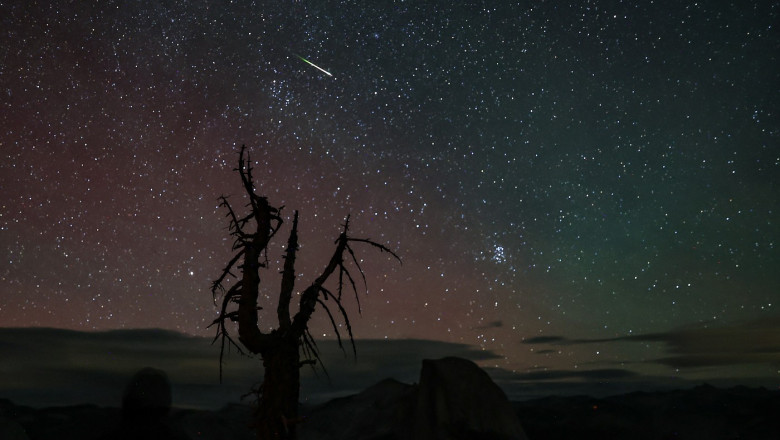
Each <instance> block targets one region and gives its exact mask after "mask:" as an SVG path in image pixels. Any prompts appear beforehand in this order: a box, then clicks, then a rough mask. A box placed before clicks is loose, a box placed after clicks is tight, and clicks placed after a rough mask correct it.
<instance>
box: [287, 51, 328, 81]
mask: <svg viewBox="0 0 780 440" xmlns="http://www.w3.org/2000/svg"><path fill="white" fill-rule="evenodd" d="M293 55H295V56H296V57H298V58H300V60H301V61H303V62H304V63H306V64H308V65H310V66H312V67H314V68H316V69H317V70H319V71H320V72H322V73H324V74H326V75H328V76H333V74H332V73H330V72H328V71H327V70H325V69H323V68H322V67H320V66H318V65H316V64H314V63H312V62H311V61H309V60H307V59H306V58H304V57H302V56H300V55H298V54H297V53H295V54H293Z"/></svg>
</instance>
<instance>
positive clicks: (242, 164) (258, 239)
mask: <svg viewBox="0 0 780 440" xmlns="http://www.w3.org/2000/svg"><path fill="white" fill-rule="evenodd" d="M245 150H246V147H245V146H242V147H241V152H240V154H239V159H238V168H237V169H236V170H235V171H237V172H238V174H239V175H240V176H241V183H242V185H243V189H244V192H245V193H246V195H247V197H248V199H249V203H248V205H247V207H248V208H249V211H250V212H249V213H248V214H245V215H243V216H240V215H239V214H237V213H236V211H235V210H234V209H233V207H232V206H231V205H230V203H229V202H228V199H227V197H225V196H221V197H220V200H221V206H223V207H225V208H226V209H227V211H228V212H227V217H228V218H229V232H230V235H231V236H232V237H233V238H234V242H233V250H234V251H236V253H235V255H234V256H233V258H232V259H231V260H230V261H229V262H228V264H227V266H225V268H224V269H223V270H222V273H221V275H220V276H219V278H217V279H216V280H215V281H214V283H213V285H212V287H211V291H212V294H213V296H214V300H215V301H216V300H217V298H218V296H219V295H220V294H221V296H222V297H221V301H222V302H221V307H220V313H219V317H218V318H217V319H215V320H214V322H213V323H212V325H215V326H217V335H216V337H215V338H214V341H216V340H217V339H219V338H221V344H222V349H221V351H220V377H221V374H222V373H221V369H222V360H223V356H224V354H225V348H226V346H227V347H228V348H229V347H230V346H231V345H232V346H235V347H236V348H237V349H238V350H239V352H241V353H244V349H245V350H247V351H249V352H250V353H253V354H257V355H260V357H261V358H262V362H263V368H264V370H265V372H264V377H263V383H262V385H261V386H260V388H259V389H258V390H256V392H257V395H258V407H257V413H256V419H255V421H254V426H255V427H256V429H257V438H258V439H263V440H268V439H295V438H296V424H297V423H298V397H299V387H300V373H299V369H300V368H301V367H302V366H304V365H307V364H309V365H312V366H313V365H314V364H315V363H316V362H317V361H318V360H319V355H318V350H317V346H316V344H315V342H314V338H313V337H312V335H311V333H310V332H309V326H308V323H309V319H310V318H311V316H312V313H314V310H315V308H316V307H317V306H318V305H319V306H321V307H322V308H323V309H324V310H325V312H326V314H327V315H328V318H329V320H330V323H331V325H332V326H333V330H334V331H335V334H336V337H337V339H338V343H339V346H340V347H341V348H342V350H344V346H343V345H342V339H341V333H340V332H339V326H338V325H337V319H338V318H339V317H340V319H341V320H343V323H344V325H345V327H346V330H347V334H348V336H349V340H350V343H351V345H352V351H353V353H356V351H355V341H354V338H353V335H352V327H351V324H350V321H349V317H348V315H347V312H346V310H345V308H344V306H343V304H342V300H343V299H344V298H343V297H342V293H343V292H344V290H351V291H352V292H354V294H355V299H356V300H357V301H358V307H360V303H359V300H358V296H357V294H358V289H357V286H356V282H355V278H354V277H353V274H352V273H351V272H350V269H349V267H350V266H351V267H352V268H353V269H352V270H353V271H354V270H355V269H356V270H357V272H358V273H359V274H360V276H361V277H362V280H363V283H364V284H365V281H366V278H365V274H364V273H363V269H362V268H361V266H360V263H359V261H358V259H357V257H356V256H355V252H354V251H353V249H352V245H353V244H355V243H364V244H367V245H369V246H372V247H374V248H377V249H379V250H380V251H382V252H388V253H389V254H390V255H392V256H393V257H394V258H395V259H397V260H398V261H399V262H400V261H401V260H400V258H399V257H398V255H396V254H395V252H393V251H392V250H390V249H389V248H387V247H386V246H383V245H381V244H379V243H376V242H374V241H372V240H370V239H365V238H354V237H351V236H350V235H349V217H347V220H346V222H345V223H344V225H343V229H342V231H341V234H339V236H338V238H337V239H336V242H335V247H336V248H335V250H334V252H333V254H332V256H331V258H330V261H328V264H327V265H326V266H325V268H324V269H323V270H322V272H321V273H320V274H319V276H317V278H316V279H314V281H313V282H312V283H311V284H309V285H308V286H307V287H306V288H305V289H304V290H303V292H302V293H301V295H300V303H299V305H298V311H297V313H295V315H293V316H291V315H290V301H291V300H292V297H293V291H294V290H295V279H296V273H295V256H296V252H297V250H298V212H297V211H295V212H294V215H293V222H292V229H291V231H290V235H289V237H288V239H287V249H286V251H285V255H284V267H283V270H282V277H281V286H280V289H279V297H278V304H277V306H276V317H277V321H278V323H277V324H278V325H277V327H276V328H275V329H274V330H272V331H270V332H263V331H261V330H260V327H258V312H259V310H260V309H262V307H258V296H259V290H260V285H261V278H260V273H261V271H260V269H262V268H266V267H267V265H268V256H267V254H268V245H269V242H270V241H271V239H272V238H273V237H274V236H275V235H276V233H277V232H279V230H280V228H281V226H282V223H283V221H282V216H281V208H275V207H273V206H271V205H270V204H269V203H268V200H267V199H266V198H265V197H262V196H258V195H257V194H256V193H255V187H254V181H253V177H252V166H251V161H250V160H249V158H248V157H247V159H246V160H245V159H244V153H245ZM345 260H346V261H345ZM350 260H351V264H349V265H347V264H346V263H347V262H349V261H350ZM235 269H237V270H238V271H240V273H241V275H240V277H239V276H237V275H235V274H234V273H233V271H234V270H235ZM334 274H336V275H337V276H338V281H337V283H336V289H334V290H335V291H331V290H328V288H326V287H325V283H326V281H327V280H328V279H330V278H331V276H332V275H334ZM231 277H232V278H236V279H237V281H236V282H235V283H234V284H232V285H231V286H230V287H229V288H227V284H229V283H228V282H227V280H228V279H229V278H231ZM345 285H346V287H345ZM236 306H237V307H236ZM358 310H360V309H359V308H358ZM228 321H231V322H238V341H236V340H235V339H234V336H233V335H232V334H231V333H230V331H229V326H227V325H226V324H227V323H228ZM232 328H234V326H231V329H232ZM242 347H243V348H242Z"/></svg>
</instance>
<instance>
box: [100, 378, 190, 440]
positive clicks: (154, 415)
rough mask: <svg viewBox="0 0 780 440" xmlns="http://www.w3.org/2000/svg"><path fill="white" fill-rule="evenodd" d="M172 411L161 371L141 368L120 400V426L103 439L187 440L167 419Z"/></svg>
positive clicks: (169, 393)
mask: <svg viewBox="0 0 780 440" xmlns="http://www.w3.org/2000/svg"><path fill="white" fill-rule="evenodd" d="M170 410H171V384H170V382H169V381H168V376H167V375H166V374H165V372H164V371H162V370H157V369H154V368H143V369H141V370H140V371H138V372H137V373H135V375H133V377H132V378H131V379H130V381H129V382H128V383H127V387H126V388H125V392H124V396H123V397H122V422H121V424H120V426H119V428H118V429H116V430H114V431H112V432H110V433H109V434H107V435H106V436H104V437H102V439H105V440H108V439H113V440H130V439H133V440H136V439H137V440H163V439H165V440H187V439H189V437H188V436H187V435H186V434H185V433H184V432H182V431H181V430H179V429H175V428H173V427H171V426H170V425H169V424H168V423H167V421H166V416H167V415H168V413H169V412H170Z"/></svg>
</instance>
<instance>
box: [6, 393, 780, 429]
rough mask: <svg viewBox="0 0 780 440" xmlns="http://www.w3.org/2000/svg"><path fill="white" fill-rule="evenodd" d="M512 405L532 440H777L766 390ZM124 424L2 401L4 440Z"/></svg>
mask: <svg viewBox="0 0 780 440" xmlns="http://www.w3.org/2000/svg"><path fill="white" fill-rule="evenodd" d="M325 405H327V404H325ZM513 405H514V408H515V409H516V410H517V413H518V415H519V417H520V420H521V422H522V424H523V427H524V429H525V431H526V433H527V434H528V437H529V438H530V439H532V440H536V439H539V440H541V439H544V440H557V439H631V440H643V439H658V440H665V439H697V440H698V439H711V440H717V439H751V440H763V439H766V440H770V439H771V440H776V439H780V391H769V390H766V389H754V388H744V387H735V388H730V389H718V388H714V387H711V386H708V385H702V386H699V387H696V388H693V389H690V390H684V391H671V392H657V393H643V392H637V393H631V394H625V395H620V396H613V397H607V398H603V399H596V398H591V397H585V396H576V397H547V398H543V399H537V400H531V401H525V402H515V403H514V404H513ZM312 410H316V408H312V409H310V411H312ZM302 412H304V413H305V412H307V410H306V409H304V411H302ZM249 416H250V409H249V408H248V407H246V406H239V405H235V406H228V407H225V408H223V409H221V410H220V411H198V410H188V409H175V410H173V411H172V412H171V414H170V415H169V417H168V420H167V422H168V423H169V424H170V425H172V426H174V427H176V428H177V429H181V430H182V431H184V432H186V434H187V435H189V437H190V438H192V439H220V440H221V439H225V440H227V439H231V440H242V439H247V440H249V439H252V438H253V436H252V434H251V432H250V431H249V429H248V428H247V427H246V422H245V421H246V420H247V419H248V418H249ZM120 417H121V411H120V410H119V409H117V408H102V407H98V406H94V405H80V406H71V407H59V408H44V409H34V408H30V407H24V406H17V405H14V404H13V403H12V402H10V401H8V400H2V399H0V438H3V439H4V440H5V439H6V438H8V439H9V440H11V439H13V440H16V439H17V438H24V437H12V436H11V434H9V433H13V432H15V431H14V429H15V428H19V427H21V428H23V429H24V430H25V431H26V434H27V437H28V438H29V439H31V440H50V439H57V440H68V439H79V440H85V439H86V440H89V439H92V438H98V437H100V436H101V435H102V434H104V433H106V432H109V431H110V430H111V429H113V428H115V427H116V426H117V425H118V424H119V420H120ZM12 425H13V426H12ZM14 427H15V428H14ZM17 431H18V429H17ZM302 440H305V439H302Z"/></svg>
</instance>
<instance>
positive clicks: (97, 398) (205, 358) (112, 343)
mask: <svg viewBox="0 0 780 440" xmlns="http://www.w3.org/2000/svg"><path fill="white" fill-rule="evenodd" d="M355 343H356V346H357V359H355V358H354V357H353V356H352V351H351V348H350V347H346V348H347V354H344V352H342V351H341V349H339V348H338V345H337V343H336V342H335V341H326V340H323V341H318V342H317V344H318V346H319V348H320V356H321V359H322V361H323V363H324V364H325V368H326V369H327V371H328V373H329V378H328V377H327V376H325V375H324V374H323V372H322V370H321V369H320V368H317V370H316V374H315V373H314V372H313V371H312V370H311V369H310V368H304V369H303V370H302V386H301V389H302V398H303V399H304V400H307V401H309V402H318V401H322V400H325V399H329V398H331V397H335V396H338V395H344V394H348V393H354V392H358V391H360V390H362V389H364V388H366V387H368V386H370V385H373V384H374V383H376V382H378V381H380V380H382V379H385V378H388V377H393V378H395V379H397V380H400V381H403V382H407V383H412V382H416V381H417V380H418V377H419V372H420V366H421V363H422V360H423V359H430V358H440V357H445V356H459V357H463V358H467V359H471V360H474V361H480V360H489V359H497V358H498V356H497V355H496V354H494V353H492V352H490V351H483V350H481V349H479V348H474V347H471V346H468V345H465V344H453V343H447V342H438V341H428V340H415V339H401V340H356V341H355ZM0 356H2V357H3V362H0V398H7V399H11V400H12V401H14V402H15V403H17V404H25V405H31V406H38V407H41V406H54V405H73V404H80V403H94V404H98V405H103V406H119V402H120V401H121V396H122V392H123V390H124V387H125V383H126V381H127V380H128V379H129V378H130V377H131V376H132V375H133V374H134V373H135V372H136V371H138V370H139V369H141V368H143V367H147V366H151V367H155V368H159V369H162V370H164V371H165V372H166V373H167V374H168V376H169V378H170V380H171V383H172V387H173V393H174V404H175V405H178V406H182V407H197V408H219V407H222V406H224V405H225V404H227V403H230V402H236V401H238V398H239V397H240V396H241V395H243V394H246V393H247V391H248V390H249V389H250V388H251V387H252V386H253V385H256V384H257V383H258V382H260V381H261V380H262V371H263V370H262V365H261V364H260V360H259V358H250V357H246V356H241V355H239V354H238V353H236V352H235V350H233V352H232V353H230V354H227V355H226V358H225V360H224V362H223V368H224V371H223V381H222V383H221V384H220V382H219V344H218V343H217V344H214V345H212V344H211V338H205V337H193V336H187V335H184V334H181V333H176V332H172V331H166V330H156V329H135V330H113V331H107V332H78V331H71V330H61V329H48V328H0Z"/></svg>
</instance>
